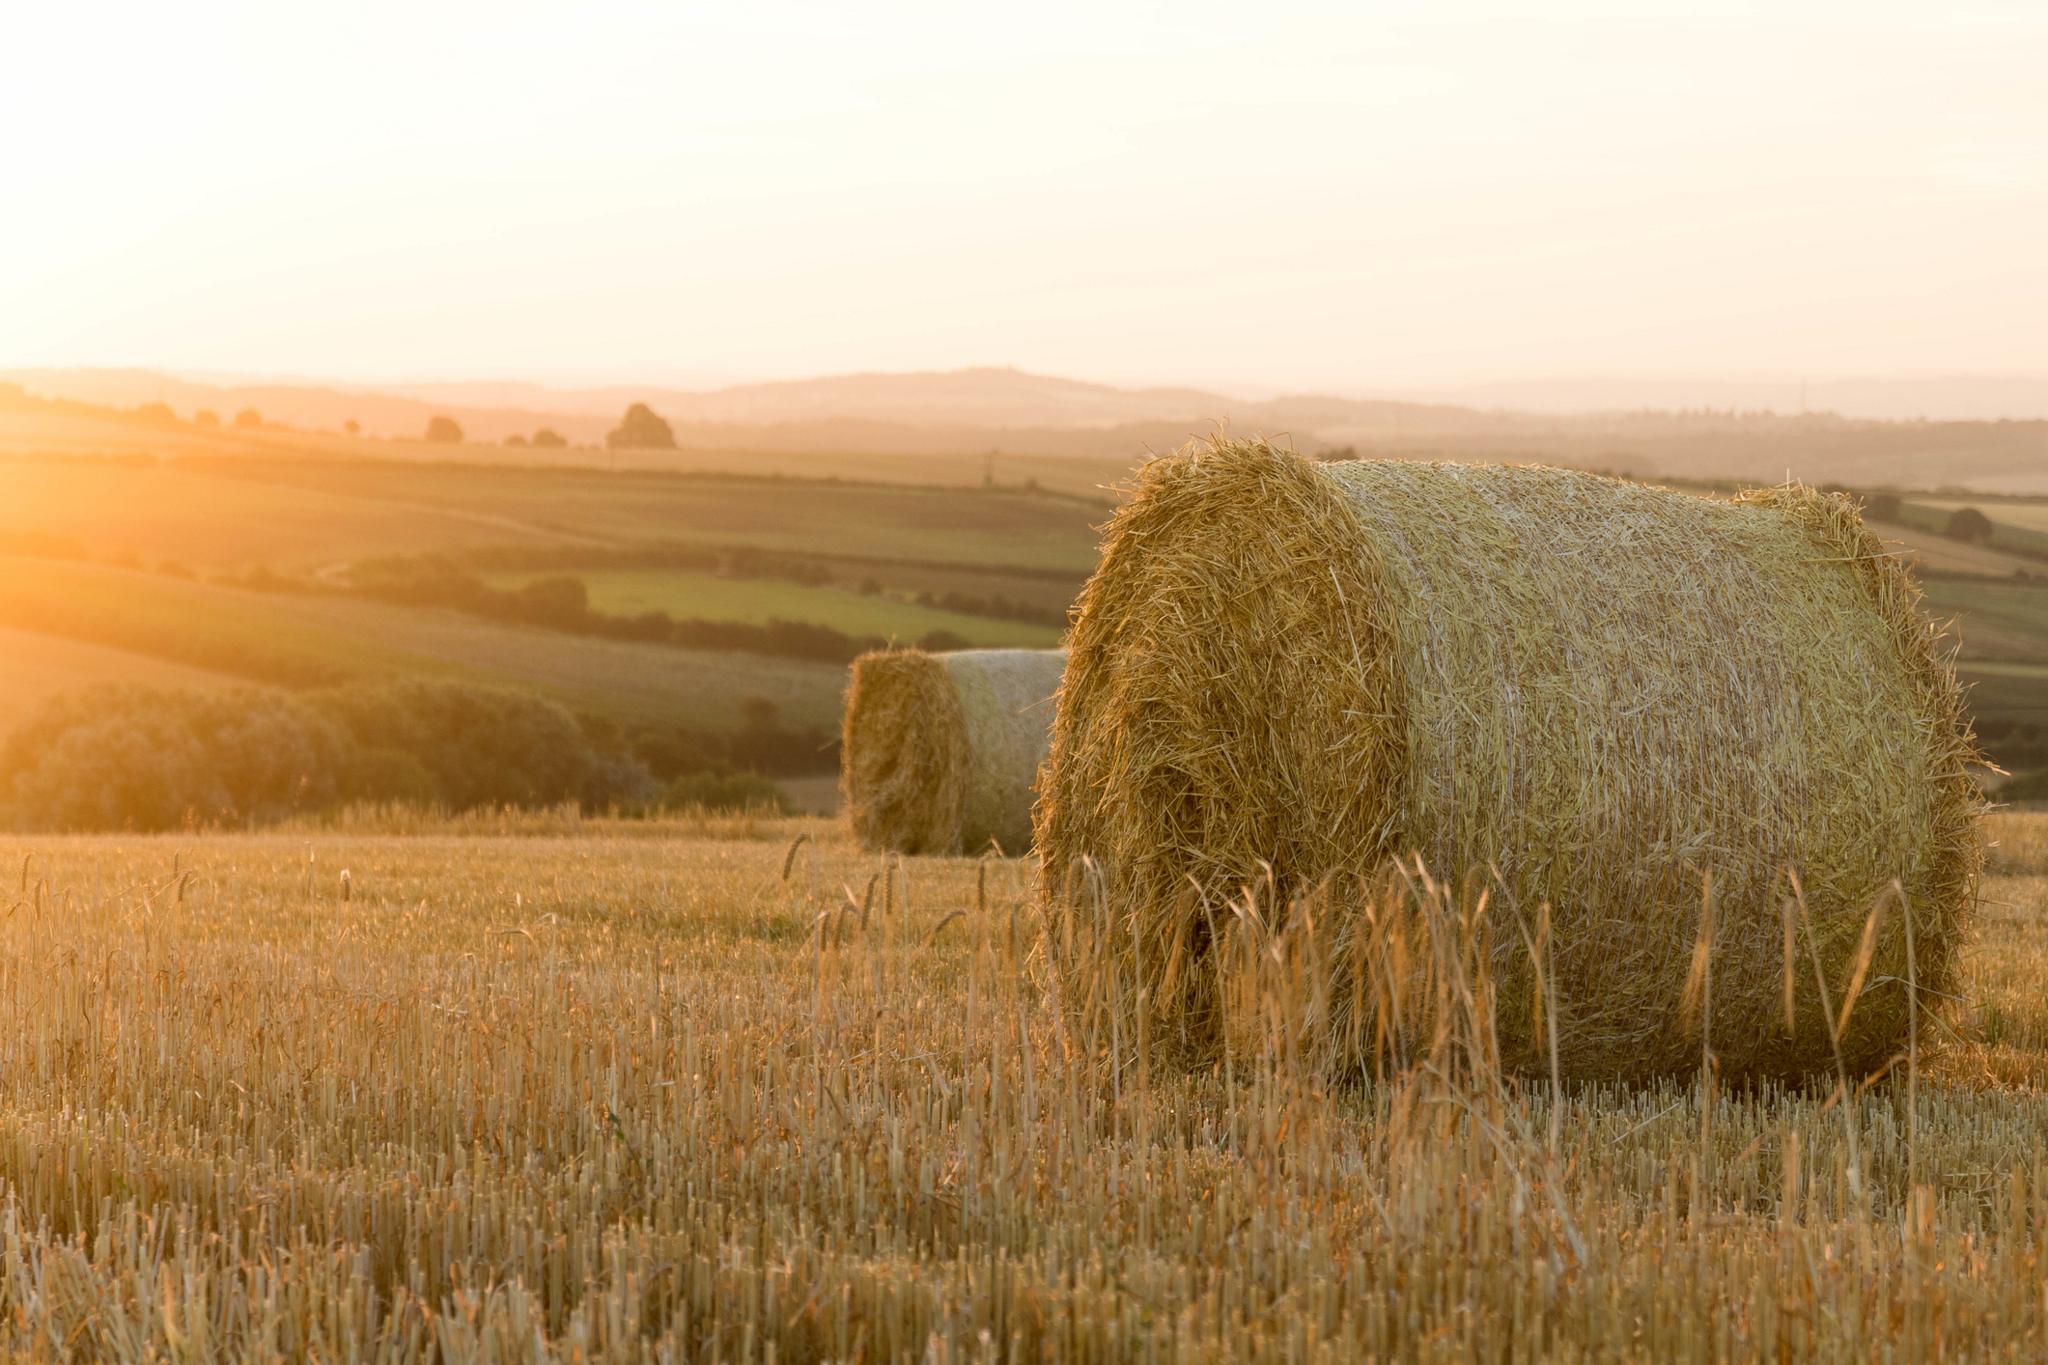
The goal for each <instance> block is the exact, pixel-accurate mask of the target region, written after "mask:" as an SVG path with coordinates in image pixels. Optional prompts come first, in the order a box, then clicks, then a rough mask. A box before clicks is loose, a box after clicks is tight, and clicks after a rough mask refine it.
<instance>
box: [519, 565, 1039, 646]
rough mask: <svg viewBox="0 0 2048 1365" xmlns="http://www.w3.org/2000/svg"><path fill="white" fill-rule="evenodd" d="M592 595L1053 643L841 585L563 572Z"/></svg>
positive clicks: (613, 611) (1001, 624)
mask: <svg viewBox="0 0 2048 1365" xmlns="http://www.w3.org/2000/svg"><path fill="white" fill-rule="evenodd" d="M562 572H563V573H566V574H567V575H569V576H571V577H574V578H578V579H581V580H582V582H583V584H584V585H585V586H586V587H587V588H588V589H589V590H590V605H591V607H592V609H594V610H596V611H601V612H605V613H608V614H610V615H615V616H634V615H638V614H639V613H641V612H648V611H663V612H667V613H668V614H669V615H670V616H673V617H676V618H678V619H685V618H692V617H694V618H699V619H703V620H707V621H745V622H748V623H751V624H755V625H761V624H765V623H767V622H769V621H774V620H781V621H804V622H810V623H813V624H816V625H822V626H831V627H832V628H833V629H835V630H839V631H843V632H844V633H846V634H848V635H852V636H855V637H860V636H870V635H872V636H878V637H880V638H882V639H894V640H897V641H900V642H903V643H906V644H908V643H914V642H915V641H917V640H918V639H920V638H921V637H923V636H924V635H926V634H928V633H930V632H932V631H940V630H943V631H948V632H951V633H952V634H955V635H958V636H959V637H960V638H962V639H964V640H966V641H967V642H968V643H969V644H971V645H976V646H982V647H989V648H998V647H1000V648H1038V647H1041V646H1049V645H1053V644H1056V643H1058V641H1059V635H1060V632H1059V628H1058V627H1057V626H1048V625H1039V624H1035V623H1032V622H1027V621H1005V620H999V619H996V618H992V617H987V616H970V615H968V614H966V613H964V612H957V611H944V610H941V609H939V608H935V607H924V606H919V605H918V604H917V603H915V602H905V601H901V600H898V599H896V598H894V597H890V596H886V595H883V594H866V593H861V592H858V591H855V590H853V589H851V588H844V587H809V586H806V585H804V584H801V583H789V582H783V581H781V580H777V579H765V578H725V577H721V576H720V575H718V574H711V573H691V572H688V571H684V570H676V569H567V570H563V571H562ZM556 576H558V575H556V574H535V573H495V574H486V575H485V576H484V577H485V580H486V581H487V582H489V583H491V584H492V585H493V586H496V587H501V588H506V587H519V586H521V585H523V584H526V583H529V582H532V581H533V580H535V579H536V578H549V577H556Z"/></svg>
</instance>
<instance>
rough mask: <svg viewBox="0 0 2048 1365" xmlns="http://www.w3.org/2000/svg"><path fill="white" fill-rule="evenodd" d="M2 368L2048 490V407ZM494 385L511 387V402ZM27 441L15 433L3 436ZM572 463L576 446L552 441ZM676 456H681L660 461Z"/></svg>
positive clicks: (56, 388)
mask: <svg viewBox="0 0 2048 1365" xmlns="http://www.w3.org/2000/svg"><path fill="white" fill-rule="evenodd" d="M0 381H10V382H13V383H16V384H19V385H21V386H22V387H23V388H25V389H26V390H28V391H29V392H30V393H34V394H45V395H54V396H58V397H64V398H71V399H76V400H81V401H88V402H93V403H98V404H102V405H107V404H111V405H115V406H133V405H137V404H142V403H166V404H168V405H169V406H170V407H171V408H172V409H173V411H174V412H176V413H177V414H178V415H180V416H184V417H189V416H190V415H191V413H192V412H193V411H195V410H197V409H198V408H201V407H205V408H207V409H209V410H211V411H214V412H217V413H219V414H220V415H221V416H223V417H225V416H227V415H228V414H229V413H230V412H232V411H235V410H239V409H241V408H244V407H248V408H253V409H255V410H257V411H259V412H261V413H263V414H264V415H265V416H266V417H269V418H271V419H273V420H275V421H278V422H282V423H285V424H287V425H290V426H297V427H311V428H315V429H320V430H327V431H332V430H336V429H338V428H340V427H341V426H342V425H343V424H344V423H345V422H347V421H351V420H352V421H356V422H359V423H360V424H361V426H362V428H363V430H364V431H365V432H367V433H369V434H371V435H373V436H379V437H384V438H398V439H408V438H414V437H417V436H418V435H419V434H420V433H421V432H422V431H424V429H425V426H426V422H427V419H428V418H429V417H431V416H433V415H436V414H445V415H447V416H451V417H453V418H454V419H455V420H456V421H458V422H459V423H460V424H461V425H462V427H463V429H464V431H465V432H466V433H468V435H469V436H470V437H471V439H473V440H477V441H483V442H488V443H496V442H499V441H502V440H504V439H506V438H508V437H512V436H519V437H522V438H523V437H527V436H530V434H531V433H532V432H533V431H534V430H535V429H536V428H538V427H541V426H551V427H553V428H555V429H556V430H557V431H559V432H560V433H561V434H563V435H564V436H566V437H568V438H569V439H570V440H571V441H573V442H576V443H579V444H586V445H589V444H595V443H597V442H599V441H600V440H601V439H602V436H603V434H604V432H605V431H607V430H609V429H610V427H611V426H612V425H613V424H614V422H615V421H616V414H617V413H619V412H621V411H623V409H624V407H625V405H626V404H627V403H628V402H635V401H639V402H647V403H649V404H650V405H651V406H653V407H654V408H655V409H656V410H657V411H659V412H661V413H662V414H663V415H664V416H666V417H667V418H668V419H669V421H670V422H671V423H672V424H673V426H674V428H675V434H676V440H677V442H678V444H679V445H680V446H681V447H682V448H683V449H684V450H685V451H694V452H703V451H725V452H762V453H770V454H778V455H789V454H816V455H827V456H829V455H834V454H838V455H848V456H896V457H902V456H924V457H948V456H950V457H956V458H958V459H960V460H962V461H964V460H966V459H967V458H969V457H980V456H983V455H985V454H987V453H988V452H990V451H997V452H1004V453H1006V454H1007V455H1009V456H1012V457H1020V456H1021V457H1027V458H1035V457H1040V456H1064V457H1068V458H1076V457H1081V458H1098V459H1106V460H1110V461H1113V462H1116V463H1118V464H1121V465H1123V466H1126V467H1127V466H1128V465H1130V464H1131V463H1134V462H1135V461H1136V460H1137V459H1139V458H1140V457H1141V456H1142V455H1143V453H1144V452H1146V451H1147V450H1154V451H1158V450H1166V449H1171V448H1173V447H1174V446H1177V445H1179V444H1181V443H1182V442H1183V441H1184V440H1186V439H1187V438H1188V437H1190V436H1192V435H1197V434H1201V433H1205V432H1208V431H1211V430H1213V429H1214V428H1215V427H1216V426H1217V425H1218V424H1228V425H1229V426H1231V427H1232V428H1233V429H1235V430H1238V431H1240V432H1246V433H1263V434H1266V435H1269V436H1274V437H1276V438H1278V437H1285V438H1286V439H1288V440H1290V441H1291V442H1292V443H1293V444H1294V445H1295V447H1296V448H1298V449H1301V450H1304V451H1311V452H1313V451H1320V450H1327V449H1331V448H1336V447H1348V448H1352V449H1355V450H1357V451H1358V452H1359V453H1360V454H1367V455H1380V456H1389V457H1398V458H1439V459H1459V460H1504V459H1505V460H1542V461H1546V462H1551V463H1561V464H1572V465H1578V466H1580V467H1586V468H1601V469H1611V470H1614V471H1616V472H1621V473H1628V474H1632V475H1635V476H1638V477H1650V478H1687V479H1695V478H1717V477H1736V478H1744V479H1750V480H1756V481H1776V480H1779V479H1782V478H1784V477H1786V475H1787V474H1788V473H1789V474H1790V475H1791V476H1793V477H1796V478H1800V479H1803V480H1805V481H1807V482H1809V483H1843V484H1852V485H1857V486H1865V487H1868V486H1876V485H1887V486H1896V487H1901V488H1914V489H1925V490H1932V489H1937V488H1942V487H1953V488H1958V489H1964V490H1968V491H1972V492H1975V491H1992V492H2008V493H2016V494H2028V493H2033V494H2039V493H2048V421H2043V420H2031V421H1948V422H1920V421H1906V422H1888V421H1874V420H1862V419H1850V418H1845V417H1840V416H1836V415H1833V414H1830V413H1826V412H1817V413H1810V414H1802V415H1794V416H1779V415H1774V414H1772V413H1769V412H1756V411H1740V412H1738V411H1734V410H1708V409H1698V410H1690V411H1668V412H1655V411H1593V412H1585V413H1579V414H1549V413H1536V412H1527V411H1516V410H1512V409H1491V408H1488V409H1482V408H1477V407H1471V406H1459V405H1455V404H1445V403H1415V402H1402V401H1388V400H1371V399H1353V398H1340V397H1330V396H1324V395H1314V394H1303V395H1293V396H1287V397H1280V398H1273V399H1265V400H1246V399H1238V398H1232V397H1230V396H1227V395H1223V394H1217V393H1209V392H1205V391H1202V390H1196V389H1174V388H1164V389H1121V388H1117V387H1114V386H1111V385H1104V384H1092V383H1086V382H1082V381H1078V380H1070V379H1061V378H1054V377H1049V376H1043V375H1032V374H1026V373H1023V372H1021V371H1017V370H1009V369H971V370H961V371H953V372H946V373H931V374H864V375H843V376H829V377H825V378H819V379H809V380H796V381H789V382H783V383H774V384H751V385H738V386H732V387H728V388H723V389H715V390H708V391H689V390H681V389H663V388H659V387H653V386H650V387H646V388H635V389H622V388H610V389H596V390H568V391H559V390H550V389H545V388H539V387H536V386H492V385H488V384H485V385H476V384H462V385H448V386H432V385H423V386H415V387H414V388H413V390H412V391H411V392H410V393H399V394H394V393H379V392H371V391H367V390H359V389H344V388H337V387H323V386H317V385H278V384H261V385H239V386H222V385H216V384H199V383H194V382H192V381H187V380H180V379H175V378H172V377H168V376H161V375H155V374H152V373H150V372H146V371H100V370H83V371H73V370H25V371H14V372H9V373H5V374H0ZM492 399H500V400H506V403H505V405H492V404H491V402H490V401H488V400H492ZM7 441H8V438H7V437H6V435H5V433H4V432H0V449H5V448H6V445H7ZM547 458H550V459H561V458H562V457H560V456H549V457H547ZM653 463H654V464H655V465H656V466H657V467H660V466H662V464H663V461H662V460H661V459H657V460H656V461H654V462H653Z"/></svg>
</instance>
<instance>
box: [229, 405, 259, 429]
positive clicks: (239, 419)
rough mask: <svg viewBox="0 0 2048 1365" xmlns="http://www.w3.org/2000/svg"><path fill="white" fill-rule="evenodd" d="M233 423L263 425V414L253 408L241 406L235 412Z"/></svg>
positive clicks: (239, 425) (253, 425) (240, 425)
mask: <svg viewBox="0 0 2048 1365" xmlns="http://www.w3.org/2000/svg"><path fill="white" fill-rule="evenodd" d="M235 425H236V426H238V427H260V426H262V425H263V414H262V413H260V412H258V411H256V409H254V408H243V409H242V410H241V411H240V412H238V413H236V414H235Z"/></svg>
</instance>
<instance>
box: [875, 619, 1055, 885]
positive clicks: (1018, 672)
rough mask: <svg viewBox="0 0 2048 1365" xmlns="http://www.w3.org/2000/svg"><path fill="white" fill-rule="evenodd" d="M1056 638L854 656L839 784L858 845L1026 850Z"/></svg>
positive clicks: (1046, 735)
mask: <svg viewBox="0 0 2048 1365" xmlns="http://www.w3.org/2000/svg"><path fill="white" fill-rule="evenodd" d="M1065 664H1066V655H1065V653H1064V652H1063V651H1061V650H1037V649H974V650H961V651H958V652H955V653H948V654H929V653H926V652H924V651H923V650H915V649H897V650H878V651H875V652H873V653H869V654H863V655H862V656H861V657H860V658H858V659H856V660H854V663H853V671H852V676H851V680H850V682H849V685H848V688H847V694H846V712H845V717H844V721H843V724H842V727H841V768H840V787H841V791H842V794H843V795H844V797H845V803H846V809H847V815H848V817H849V819H850V820H851V822H852V825H853V832H854V835H855V837H856V838H858V839H859V840H860V842H861V844H862V846H863V847H866V848H870V849H877V850H889V851H894V852H900V853H940V854H947V853H960V852H979V851H980V850H981V849H983V848H985V847H987V846H988V845H989V844H990V843H991V842H994V843H995V844H997V845H998V846H1000V847H1001V848H1002V849H1004V850H1005V851H1006V852H1010V853H1021V852H1022V851H1024V850H1025V849H1026V848H1028V847H1029V846H1030V843H1031V806H1032V801H1033V799H1034V795H1035V791H1036V780H1037V776H1038V768H1039V765H1040V764H1041V763H1042V762H1043V761H1044V759H1045V755H1046V750H1047V748H1048V746H1049V744H1050V731H1051V727H1052V698H1053V694H1054V693H1055V692H1056V691H1057V690H1058V688H1059V680H1060V674H1061V671H1062V670H1063V669H1064V667H1065Z"/></svg>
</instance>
